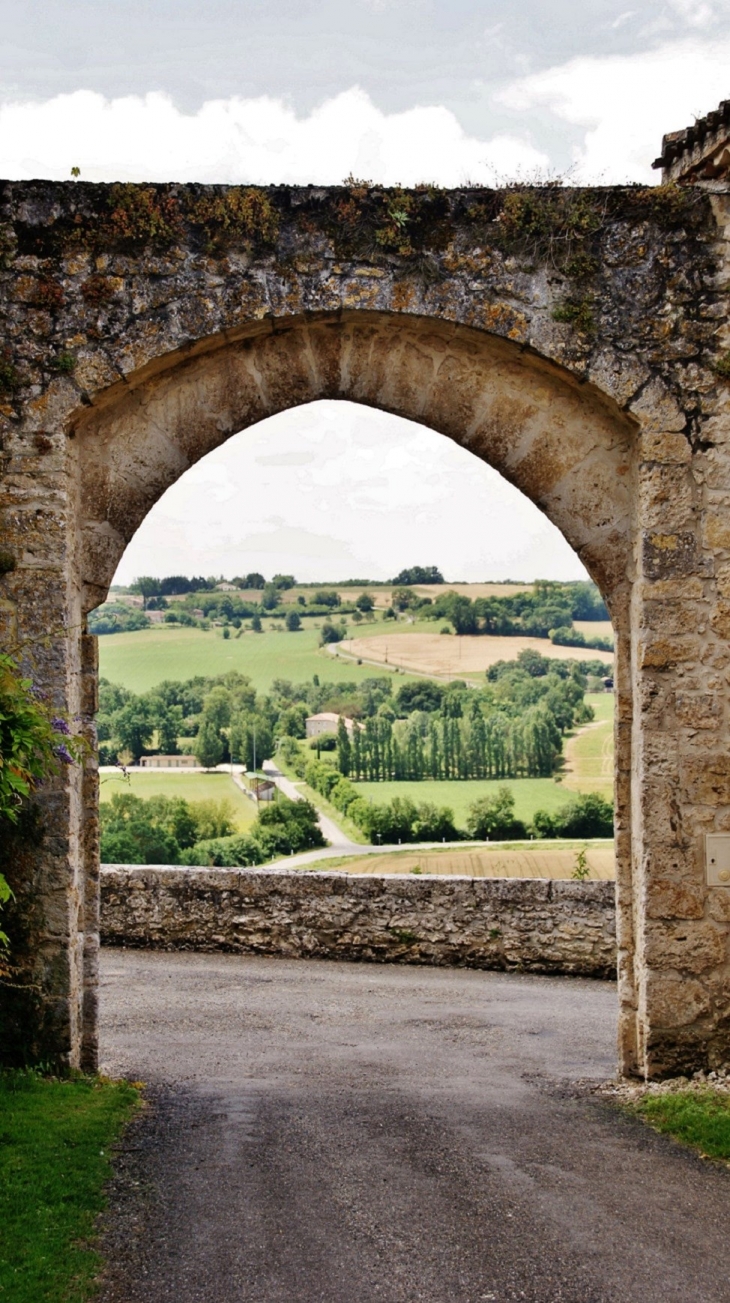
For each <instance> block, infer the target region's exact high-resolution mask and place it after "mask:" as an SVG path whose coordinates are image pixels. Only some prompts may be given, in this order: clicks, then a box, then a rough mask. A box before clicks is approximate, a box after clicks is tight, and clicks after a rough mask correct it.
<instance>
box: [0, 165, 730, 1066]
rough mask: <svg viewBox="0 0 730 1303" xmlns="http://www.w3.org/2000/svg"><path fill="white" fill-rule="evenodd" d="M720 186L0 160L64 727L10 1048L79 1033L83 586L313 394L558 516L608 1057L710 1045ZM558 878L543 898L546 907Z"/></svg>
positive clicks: (729, 1034) (29, 495)
mask: <svg viewBox="0 0 730 1303" xmlns="http://www.w3.org/2000/svg"><path fill="white" fill-rule="evenodd" d="M729 233H730V196H729V195H728V187H727V186H726V185H723V184H719V183H717V182H715V183H713V185H712V186H711V187H710V189H709V190H708V189H707V188H706V187H703V186H701V185H693V186H678V185H675V184H665V185H661V186H656V187H650V188H641V187H607V188H595V189H572V190H571V189H562V188H559V187H554V188H553V187H549V186H547V187H540V188H529V187H526V188H523V189H520V188H513V189H509V190H505V191H492V190H486V189H478V188H463V189H458V190H439V189H436V188H432V187H421V188H417V189H414V190H403V189H390V190H388V189H381V188H378V187H371V186H367V185H365V184H361V183H357V182H353V183H352V184H348V185H344V186H341V187H333V188H322V187H286V186H280V187H272V188H263V189H259V188H253V187H215V186H196V185H190V186H177V185H159V186H156V185H111V186H96V185H88V184H85V183H80V182H76V183H68V184H60V183H50V182H43V181H38V182H22V183H16V182H5V183H0V312H1V313H2V333H1V335H0V440H1V453H0V457H1V460H0V466H1V470H0V521H1V522H2V524H1V526H0V529H1V531H2V532H1V538H0V629H1V630H2V638H1V643H2V646H3V647H4V648H7V649H8V650H10V651H11V652H12V653H13V654H14V655H16V656H17V657H18V658H19V659H20V660H21V661H22V662H23V664H24V666H25V667H26V668H27V670H28V671H29V672H30V673H31V674H32V675H33V677H34V679H35V680H36V682H37V683H38V684H39V685H40V686H42V687H43V688H45V689H46V690H47V691H48V692H49V693H50V694H51V695H52V697H53V699H54V701H57V703H58V705H59V708H60V707H63V708H64V709H66V710H67V711H68V712H69V714H70V715H71V716H72V717H74V718H76V719H80V720H81V722H82V727H83V729H84V730H85V732H86V734H87V736H88V738H89V741H90V742H91V743H92V747H91V758H90V759H89V761H88V762H87V764H86V765H85V766H84V767H83V772H82V769H81V767H79V766H76V767H73V768H70V769H69V770H68V771H67V772H65V773H64V774H63V775H62V776H60V777H59V778H58V779H57V780H55V782H54V783H53V784H50V785H49V786H48V788H47V789H46V790H44V792H43V795H42V807H43V809H42V815H43V825H44V837H43V840H42V842H40V843H39V844H34V845H30V844H28V845H24V846H22V847H21V848H20V850H19V851H18V852H17V853H16V854H14V855H13V857H12V863H11V864H10V865H9V867H8V877H9V878H10V880H11V885H12V886H13V889H14V891H15V893H16V897H17V903H16V906H15V910H16V919H17V921H18V935H19V936H20V937H22V941H21V942H20V948H21V950H22V955H21V956H20V958H21V960H22V962H23V963H24V965H25V969H26V972H27V976H28V979H29V982H30V983H32V987H31V985H29V986H28V987H27V988H26V989H25V990H19V991H15V992H10V993H8V995H7V998H6V996H5V994H4V995H3V1009H2V1014H1V1015H0V1016H1V1018H2V1020H3V1021H4V1027H3V1042H4V1044H5V1045H7V1046H9V1047H10V1049H9V1051H8V1053H9V1054H10V1055H11V1056H15V1057H16V1058H17V1059H19V1060H20V1059H27V1058H29V1057H30V1058H33V1057H36V1058H39V1059H46V1060H51V1059H54V1060H59V1061H62V1062H65V1063H69V1064H71V1065H77V1064H82V1065H84V1066H87V1067H92V1066H93V1065H94V1064H95V1062H96V1027H97V1011H96V982H97V977H96V960H97V948H98V935H99V903H98V902H99V889H98V880H99V862H98V833H97V806H98V791H97V774H96V764H95V760H94V758H93V756H94V750H93V742H94V711H95V706H96V678H97V667H96V645H95V640H94V639H93V638H91V637H90V636H89V635H88V634H87V632H86V626H85V620H86V615H87V614H88V611H89V610H90V609H92V608H93V607H94V606H97V605H98V604H99V603H100V602H102V601H103V600H104V597H105V595H106V592H107V590H108V586H109V583H110V582H111V579H112V576H113V574H114V570H115V568H116V565H117V563H118V560H119V558H120V557H121V555H122V553H123V551H124V548H125V547H126V545H127V543H128V542H129V540H130V538H131V537H132V535H133V533H134V532H135V530H136V529H137V528H138V526H139V524H140V523H141V521H142V520H143V519H144V517H145V515H146V514H147V512H148V511H149V510H150V509H151V507H152V506H153V505H154V503H155V502H156V501H157V500H158V499H159V497H160V496H161V494H162V493H163V492H164V491H165V490H166V489H167V488H168V487H169V485H170V484H172V483H174V481H175V480H176V479H177V478H178V477H179V476H180V475H181V474H182V473H183V472H184V471H185V470H186V469H187V467H189V466H190V465H192V464H193V463H194V462H195V461H197V460H198V459H199V458H200V457H202V456H204V455H205V454H206V453H207V452H209V451H211V450H212V449H213V448H215V447H217V446H218V445H219V444H221V443H222V442H223V441H224V440H225V439H227V438H228V437H230V436H231V435H232V434H234V433H236V432H237V431H239V430H241V429H244V428H246V427H247V426H248V425H251V424H253V423H255V422H257V421H260V420H262V419H264V418H266V417H267V416H269V415H272V414H274V413H276V412H279V411H283V410H286V409H287V408H290V407H294V406H297V405H300V404H302V403H307V402H312V401H315V400H317V399H320V398H330V399H332V398H340V399H348V400H350V401H356V402H360V403H363V404H366V405H370V406H373V407H376V408H380V409H382V410H385V411H390V412H395V413H397V414H399V415H401V416H405V417H407V418H409V419H412V420H416V421H420V422H422V423H423V424H426V425H428V426H430V427H432V428H433V429H435V430H437V431H440V432H441V433H443V434H444V435H446V436H447V437H449V438H451V439H454V440H456V441H457V442H459V443H460V444H462V445H463V446H464V447H466V448H467V449H468V450H469V451H471V452H472V453H473V454H474V455H475V456H477V457H480V458H482V459H483V460H485V461H487V462H489V463H490V464H491V465H492V466H494V467H496V469H497V470H499V471H500V472H501V473H502V474H503V475H504V476H505V477H506V478H507V479H508V480H510V481H511V482H512V483H513V484H515V485H517V487H519V488H520V489H521V490H522V491H523V492H524V493H525V494H526V495H527V496H528V497H529V498H530V499H531V500H532V501H533V502H535V503H536V504H537V505H538V506H539V507H540V508H541V509H542V510H543V511H544V512H545V513H546V515H547V516H548V517H549V518H550V519H551V520H552V521H553V522H554V523H555V524H556V525H557V527H558V528H559V529H561V530H562V532H563V534H564V535H565V537H566V538H567V540H568V541H569V542H570V543H571V545H572V546H573V547H574V548H575V550H576V551H577V553H578V555H579V556H580V557H581V559H582V560H583V562H584V564H585V565H586V567H587V569H588V570H589V572H590V573H591V574H592V575H593V577H594V578H595V580H596V582H597V583H598V584H599V586H600V588H601V591H602V592H603V594H604V597H605V598H606V601H607V602H608V604H609V607H610V610H611V615H612V619H613V622H614V627H615V630H616V641H617V661H616V688H617V716H616V849H617V896H616V900H617V924H616V927H617V942H618V971H619V1003H620V1027H619V1059H620V1066H621V1069H622V1070H623V1071H625V1072H631V1073H638V1074H640V1075H648V1076H661V1075H666V1074H667V1073H673V1072H676V1071H679V1070H684V1069H686V1068H690V1067H698V1066H703V1065H716V1064H718V1063H721V1062H727V1061H728V1059H729V1058H730V1023H729V1022H728V1014H727V1010H728V1008H730V951H729V946H730V890H727V889H724V888H722V887H709V886H708V885H707V883H706V874H705V857H704V836H705V834H706V833H708V832H715V833H718V832H719V833H722V832H730V760H729V759H728V747H727V731H728V722H729V721H728V697H729V694H730V650H729V648H728V639H729V637H730V509H729V508H730V383H729V381H728V376H729V375H730V327H729V325H728V284H729V283H730V256H729V254H728V249H729V244H728V235H729ZM566 908H568V905H567V904H566Z"/></svg>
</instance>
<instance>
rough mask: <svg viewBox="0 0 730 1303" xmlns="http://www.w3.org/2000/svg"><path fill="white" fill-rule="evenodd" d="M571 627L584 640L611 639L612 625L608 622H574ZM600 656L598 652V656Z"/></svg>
mask: <svg viewBox="0 0 730 1303" xmlns="http://www.w3.org/2000/svg"><path fill="white" fill-rule="evenodd" d="M573 627H574V628H575V629H578V630H579V631H580V632H581V633H582V634H583V636H584V637H585V638H613V625H612V624H611V621H610V620H574V621H573ZM600 654H601V653H600V652H599V653H598V655H600Z"/></svg>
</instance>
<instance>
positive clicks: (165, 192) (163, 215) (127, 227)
mask: <svg viewBox="0 0 730 1303" xmlns="http://www.w3.org/2000/svg"><path fill="white" fill-rule="evenodd" d="M183 234H184V227H183V221H182V214H181V212H180V205H179V202H178V198H177V195H176V194H174V193H173V192H171V191H170V190H169V189H167V187H163V186H150V185H131V184H129V183H126V184H121V185H113V186H112V187H111V189H110V191H109V193H108V198H107V211H106V213H105V214H104V216H103V218H102V221H101V223H100V225H99V227H98V228H97V236H96V239H95V241H94V242H95V243H96V244H97V245H104V244H112V245H114V244H121V245H131V246H138V245H142V246H143V247H146V246H147V245H153V246H154V245H159V246H163V247H169V246H170V245H174V244H176V243H178V242H179V241H180V240H181V239H182V236H183Z"/></svg>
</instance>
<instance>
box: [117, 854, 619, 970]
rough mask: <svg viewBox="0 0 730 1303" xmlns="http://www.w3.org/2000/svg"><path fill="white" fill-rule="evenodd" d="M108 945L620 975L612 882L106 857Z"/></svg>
mask: <svg viewBox="0 0 730 1303" xmlns="http://www.w3.org/2000/svg"><path fill="white" fill-rule="evenodd" d="M101 935H102V940H103V941H105V942H107V943H108V944H110V945H121V946H144V947H154V948H155V949H158V950H229V951H234V952H236V953H240V954H259V955H286V956H288V957H289V958H309V959H358V960H362V959H365V960H378V961H381V962H385V961H388V962H391V963H393V962H395V963H407V964H454V965H462V966H466V967H469V968H500V969H517V970H523V971H525V972H533V973H570V974H574V975H581V976H583V977H604V978H615V976H616V908H615V900H614V890H613V883H610V882H569V881H565V882H563V881H542V880H538V879H516V878H442V877H438V878H437V877H434V878H419V879H417V878H414V877H406V876H399V875H390V874H389V875H388V876H383V877H380V878H379V877H369V876H366V875H360V874H357V875H349V874H346V873H336V872H333V873H303V872H301V871H297V870H286V869H283V870H268V871H267V870H264V869H236V870H233V869H175V868H158V867H155V868H152V867H149V866H145V867H143V868H138V867H136V866H134V867H132V866H130V867H123V866H114V867H105V868H102V871H101Z"/></svg>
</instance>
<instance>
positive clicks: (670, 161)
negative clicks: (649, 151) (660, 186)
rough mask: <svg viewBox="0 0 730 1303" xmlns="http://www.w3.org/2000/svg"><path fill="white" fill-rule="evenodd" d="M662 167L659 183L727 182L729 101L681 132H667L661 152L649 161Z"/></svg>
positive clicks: (729, 147) (729, 141)
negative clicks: (652, 160)
mask: <svg viewBox="0 0 730 1303" xmlns="http://www.w3.org/2000/svg"><path fill="white" fill-rule="evenodd" d="M652 167H657V168H658V167H660V168H661V169H662V182H663V183H664V184H665V185H666V184H667V183H668V182H670V181H680V182H681V181H684V182H687V183H692V184H696V183H697V182H701V181H727V179H728V177H730V100H723V101H722V103H721V104H720V105H719V107H718V108H716V109H715V110H714V111H713V112H712V113H707V114H706V115H705V117H704V118H698V119H697V121H696V122H695V123H694V124H693V125H692V126H691V127H685V129H684V131H670V132H668V133H667V135H666V136H664V138H663V140H662V152H661V154H660V155H659V157H658V158H657V159H655V160H654V162H653V163H652Z"/></svg>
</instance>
